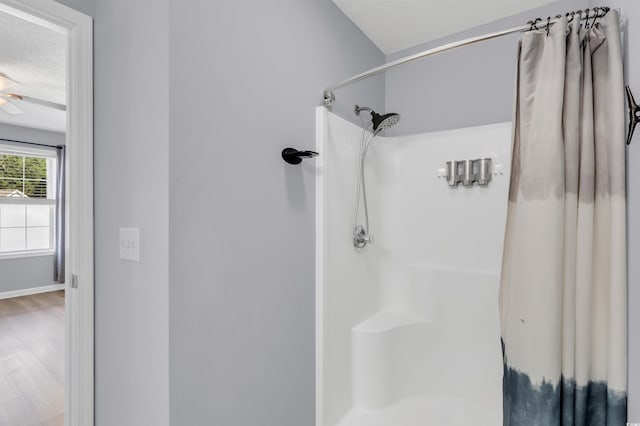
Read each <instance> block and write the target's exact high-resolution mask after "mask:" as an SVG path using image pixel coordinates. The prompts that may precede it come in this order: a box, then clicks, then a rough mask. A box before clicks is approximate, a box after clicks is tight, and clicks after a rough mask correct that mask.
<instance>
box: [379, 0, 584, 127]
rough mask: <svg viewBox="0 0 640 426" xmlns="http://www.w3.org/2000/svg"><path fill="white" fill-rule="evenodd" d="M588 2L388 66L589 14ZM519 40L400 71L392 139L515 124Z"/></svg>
mask: <svg viewBox="0 0 640 426" xmlns="http://www.w3.org/2000/svg"><path fill="white" fill-rule="evenodd" d="M586 7H587V0H561V1H558V2H555V3H552V4H551V5H549V6H545V7H542V8H538V9H533V10H531V11H528V12H525V13H521V14H518V15H514V16H511V17H508V18H505V19H501V20H499V21H495V22H493V23H490V24H486V25H482V26H478V27H476V28H473V29H470V30H468V31H464V32H462V33H459V34H455V35H452V36H449V37H445V38H442V39H439V40H436V41H433V42H430V43H426V44H424V45H421V46H417V47H415V48H411V49H408V50H404V51H401V52H397V53H394V54H391V55H387V61H390V60H394V59H398V58H400V57H402V56H406V55H409V54H412V53H416V52H419V51H422V50H426V49H430V48H433V47H436V46H440V45H443V44H446V43H450V42H453V41H458V40H462V39H465V38H468V37H474V36H478V35H481V34H486V33H490V32H494V31H499V30H503V29H507V28H513V27H516V26H519V25H523V24H526V23H527V22H528V21H530V20H532V19H535V18H537V17H541V18H542V17H544V18H546V17H547V16H555V15H557V14H558V13H564V12H567V11H571V10H577V9H584V8H586ZM519 37H520V36H519V35H518V34H513V35H510V36H506V37H502V38H499V39H495V40H491V41H486V42H483V43H480V44H476V45H473V46H467V47H464V48H460V49H457V50H453V51H449V52H446V53H442V54H439V55H437V56H433V57H431V58H427V59H425V60H422V61H420V62H416V63H413V64H409V65H405V66H402V67H398V68H396V69H394V70H391V71H389V72H387V73H386V109H387V111H394V112H399V113H400V114H401V115H402V121H401V122H400V124H399V125H398V126H396V127H395V128H394V129H393V132H389V134H411V133H420V132H427V131H438V130H445V129H454V128H460V127H470V126H479V125H483V124H489V123H498V122H505V121H511V115H512V105H513V87H514V78H515V66H516V54H517V48H518V40H519Z"/></svg>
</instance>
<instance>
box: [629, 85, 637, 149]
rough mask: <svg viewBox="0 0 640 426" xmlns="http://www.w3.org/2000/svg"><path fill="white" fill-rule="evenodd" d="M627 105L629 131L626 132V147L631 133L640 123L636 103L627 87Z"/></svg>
mask: <svg viewBox="0 0 640 426" xmlns="http://www.w3.org/2000/svg"><path fill="white" fill-rule="evenodd" d="M627 104H628V105H629V130H628V132H627V145H629V144H631V138H633V132H634V131H635V130H636V126H637V125H638V122H640V107H639V106H638V104H637V103H636V100H635V99H634V98H633V94H632V93H631V88H630V87H629V86H627Z"/></svg>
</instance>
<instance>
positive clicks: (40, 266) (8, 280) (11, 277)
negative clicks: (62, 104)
mask: <svg viewBox="0 0 640 426" xmlns="http://www.w3.org/2000/svg"><path fill="white" fill-rule="evenodd" d="M0 139H9V140H12V141H18V142H33V143H40V144H43V145H51V146H57V145H64V144H65V136H64V133H56V132H48V131H46V130H38V129H31V128H28V127H20V126H12V125H9V124H3V123H0ZM0 142H1V141H0ZM55 284H57V283H56V282H54V281H53V256H52V255H51V256H38V257H24V258H20V259H0V293H3V292H6V291H15V290H26V289H30V288H35V287H42V286H48V285H55Z"/></svg>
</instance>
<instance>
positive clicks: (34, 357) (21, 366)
mask: <svg viewBox="0 0 640 426" xmlns="http://www.w3.org/2000/svg"><path fill="white" fill-rule="evenodd" d="M64 323H65V322H64V292H62V291H57V292H52V293H43V294H37V295H33V296H25V297H17V298H14V299H5V300H0V426H63V425H64V349H65V346H64Z"/></svg>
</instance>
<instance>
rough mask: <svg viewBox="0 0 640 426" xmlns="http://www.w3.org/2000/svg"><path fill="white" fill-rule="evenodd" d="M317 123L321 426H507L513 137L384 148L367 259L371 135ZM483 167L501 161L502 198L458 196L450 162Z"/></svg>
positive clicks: (396, 142) (396, 143)
mask: <svg viewBox="0 0 640 426" xmlns="http://www.w3.org/2000/svg"><path fill="white" fill-rule="evenodd" d="M316 114H317V117H316V119H317V121H316V123H317V134H316V137H317V150H318V152H320V156H319V157H318V161H319V162H318V178H317V188H316V197H317V200H316V202H317V203H316V206H317V207H316V209H317V212H316V213H317V215H316V218H317V219H316V227H317V228H316V245H317V247H316V256H317V259H316V265H317V266H316V327H317V330H316V336H317V341H316V353H317V355H316V373H317V380H316V383H317V389H316V390H317V392H316V398H317V401H316V410H317V416H316V426H417V425H420V426H425V425H433V426H462V425H469V424H476V425H482V426H499V425H501V424H502V391H501V385H502V355H501V346H500V329H499V317H498V287H499V273H500V264H501V257H502V246H503V239H504V228H505V218H506V209H507V196H508V187H509V170H510V167H509V162H510V146H511V144H510V140H511V123H500V124H494V125H489V126H482V127H473V128H464V129H456V130H449V131H443V132H437V133H424V134H418V135H409V136H401V137H382V136H377V137H375V139H374V140H373V142H372V144H371V148H370V149H369V151H368V154H367V158H366V161H365V174H366V182H367V195H368V201H369V217H370V231H371V233H372V234H373V235H375V242H374V243H373V244H369V245H368V246H367V247H366V248H364V249H363V250H360V251H356V249H355V248H354V246H353V241H352V238H353V215H354V208H355V192H356V177H357V171H358V161H359V149H360V139H361V135H362V128H361V127H359V126H357V125H355V124H353V123H351V122H349V121H347V120H344V119H342V118H340V117H338V116H336V115H334V114H333V113H331V112H329V111H328V110H327V109H326V108H324V107H319V108H318V109H317V111H316ZM397 129H398V131H400V132H401V131H402V122H400V123H399V125H398V126H397ZM476 158H491V159H492V170H491V171H492V180H491V182H490V183H489V185H487V186H479V185H477V184H475V185H473V186H471V187H464V186H462V185H459V186H457V187H450V186H448V185H447V182H446V180H445V178H444V177H443V176H442V169H444V168H445V163H446V162H447V161H452V160H466V159H476Z"/></svg>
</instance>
